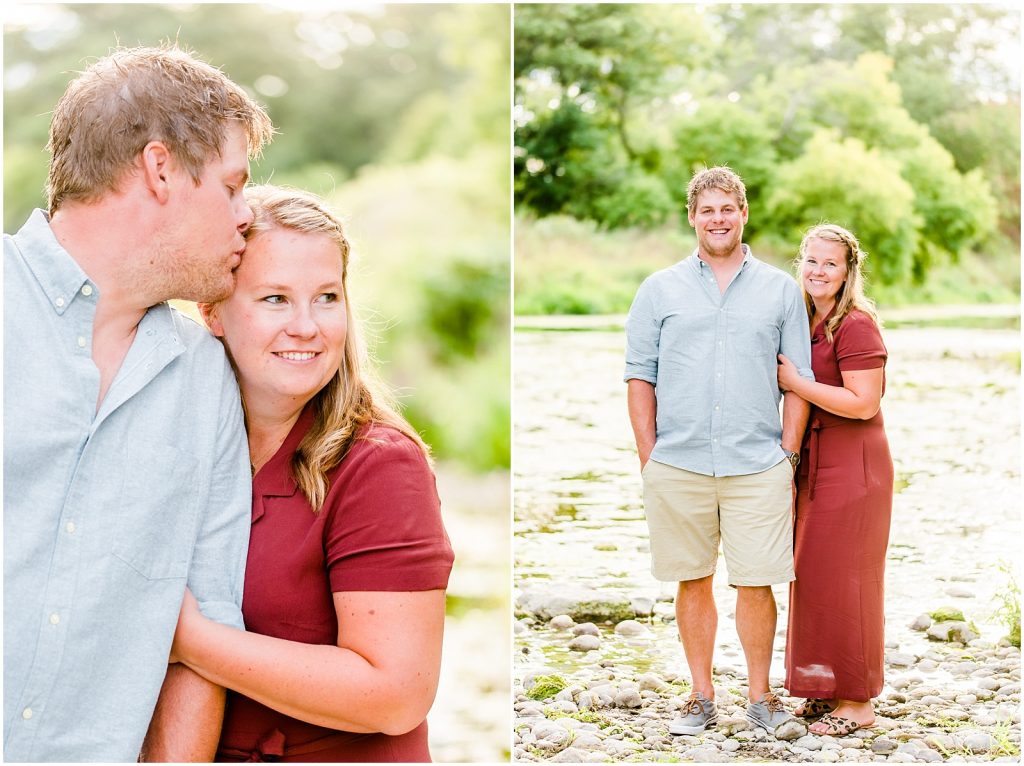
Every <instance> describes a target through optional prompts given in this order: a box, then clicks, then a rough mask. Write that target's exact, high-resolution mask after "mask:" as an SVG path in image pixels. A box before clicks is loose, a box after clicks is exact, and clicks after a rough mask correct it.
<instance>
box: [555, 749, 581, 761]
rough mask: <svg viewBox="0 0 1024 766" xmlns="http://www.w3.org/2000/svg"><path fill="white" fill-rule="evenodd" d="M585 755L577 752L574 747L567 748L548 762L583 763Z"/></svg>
mask: <svg viewBox="0 0 1024 766" xmlns="http://www.w3.org/2000/svg"><path fill="white" fill-rule="evenodd" d="M585 756H586V753H584V752H583V751H582V750H578V749H577V748H575V747H567V748H565V750H563V751H562V752H560V753H558V754H556V755H555V756H554V757H553V758H549V759H548V760H549V761H550V762H551V763H584V762H585V761H584V758H585Z"/></svg>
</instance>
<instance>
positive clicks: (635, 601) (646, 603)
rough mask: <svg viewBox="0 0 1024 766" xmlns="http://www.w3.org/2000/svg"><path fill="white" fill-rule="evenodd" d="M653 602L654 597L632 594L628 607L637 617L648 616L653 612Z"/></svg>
mask: <svg viewBox="0 0 1024 766" xmlns="http://www.w3.org/2000/svg"><path fill="white" fill-rule="evenodd" d="M654 604H655V601H654V599H653V598H649V597H647V596H633V598H631V599H630V600H629V608H630V609H632V610H633V614H634V615H636V616H637V617H650V616H651V615H652V614H654Z"/></svg>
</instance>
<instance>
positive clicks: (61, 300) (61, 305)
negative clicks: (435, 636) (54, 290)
mask: <svg viewBox="0 0 1024 766" xmlns="http://www.w3.org/2000/svg"><path fill="white" fill-rule="evenodd" d="M53 304H54V305H55V306H56V307H57V308H59V309H62V308H64V296H63V295H62V296H61V297H60V298H58V299H57V300H55V301H54V302H53Z"/></svg>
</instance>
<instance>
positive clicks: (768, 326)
mask: <svg viewBox="0 0 1024 766" xmlns="http://www.w3.org/2000/svg"><path fill="white" fill-rule="evenodd" d="M730 318H731V319H732V324H731V326H730V328H729V329H730V333H729V335H730V342H731V343H732V344H733V348H734V349H735V350H736V351H737V352H738V353H739V354H742V355H743V356H751V357H767V358H770V359H771V360H772V361H773V362H774V361H775V357H776V355H777V354H778V353H779V344H780V342H781V340H782V331H781V329H780V328H779V324H778V322H777V321H776V319H775V317H772V316H768V315H766V314H757V313H748V312H737V313H735V314H734V315H733V316H732V317H730Z"/></svg>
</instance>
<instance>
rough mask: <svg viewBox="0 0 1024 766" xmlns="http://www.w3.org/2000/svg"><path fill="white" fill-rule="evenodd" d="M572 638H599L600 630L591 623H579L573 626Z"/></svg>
mask: <svg viewBox="0 0 1024 766" xmlns="http://www.w3.org/2000/svg"><path fill="white" fill-rule="evenodd" d="M572 634H573V635H574V636H600V635H601V631H600V629H599V628H598V627H597V626H596V625H595V624H594V623H592V622H581V623H580V624H579V625H574V626H573V629H572Z"/></svg>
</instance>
